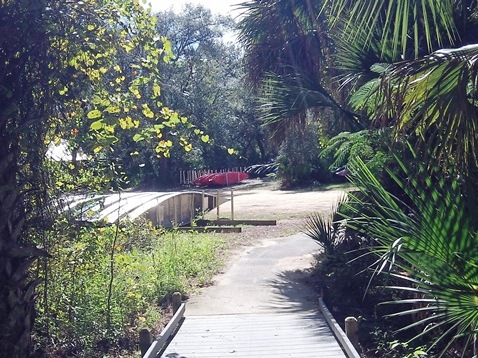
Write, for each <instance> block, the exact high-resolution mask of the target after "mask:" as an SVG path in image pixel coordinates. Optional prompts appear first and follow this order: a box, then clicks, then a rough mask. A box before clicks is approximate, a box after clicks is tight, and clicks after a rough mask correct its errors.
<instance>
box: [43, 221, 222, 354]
mask: <svg viewBox="0 0 478 358" xmlns="http://www.w3.org/2000/svg"><path fill="white" fill-rule="evenodd" d="M49 235H50V240H49V242H50V247H49V248H48V250H49V252H50V254H51V255H52V258H51V259H49V260H48V261H44V262H43V263H42V265H40V266H39V268H38V272H37V273H36V274H37V275H38V277H39V278H41V279H42V280H43V283H42V284H41V285H40V287H39V289H38V292H39V299H38V307H37V311H38V318H37V321H36V322H37V326H36V330H35V343H36V345H37V347H43V348H42V350H43V351H46V353H47V354H48V356H50V357H64V356H76V357H96V356H101V357H103V356H104V355H105V354H107V353H108V352H109V353H111V352H112V351H114V350H118V349H119V350H121V349H125V350H134V349H135V346H136V339H137V338H136V334H137V331H138V329H139V328H141V327H148V328H153V327H155V326H157V324H158V322H159V320H160V319H161V317H160V316H161V309H162V306H163V305H165V304H167V301H168V297H170V295H171V293H173V292H176V291H179V292H181V293H183V294H186V293H188V292H189V291H190V290H191V288H192V287H196V286H197V285H204V284H206V283H207V282H209V280H210V279H211V277H212V275H213V274H214V272H216V271H217V269H218V268H219V266H220V261H219V257H220V255H219V253H220V251H221V249H222V248H223V247H224V240H223V239H221V238H219V237H218V236H216V235H214V234H213V233H207V234H198V233H191V232H174V231H173V232H167V231H163V230H157V229H155V228H153V227H152V226H150V225H149V224H148V223H146V222H137V223H134V224H127V225H125V226H121V227H114V226H107V227H74V228H71V227H70V226H69V225H68V223H67V222H64V223H58V224H57V226H56V228H55V230H53V231H51V232H50V233H49ZM45 347H47V348H45Z"/></svg>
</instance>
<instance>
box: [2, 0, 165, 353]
mask: <svg viewBox="0 0 478 358" xmlns="http://www.w3.org/2000/svg"><path fill="white" fill-rule="evenodd" d="M152 21H153V20H152V18H151V17H150V16H149V15H148V14H147V13H146V12H145V11H144V10H143V8H142V7H141V6H140V5H139V4H138V3H137V2H136V1H114V0H104V1H100V0H98V1H97V0H88V1H82V2H71V1H66V0H60V1H56V0H55V1H53V0H3V1H0V23H1V24H2V25H1V26H0V44H1V46H0V188H1V189H0V213H1V214H0V352H2V354H3V355H4V356H6V357H27V356H28V355H29V349H30V335H31V328H32V322H33V320H34V297H35V286H36V285H37V282H36V281H35V280H32V278H31V276H30V275H29V268H30V266H31V265H32V263H33V262H35V261H36V260H37V258H38V257H41V256H46V255H47V253H46V252H45V251H44V250H42V249H41V248H40V247H39V246H38V241H36V239H37V238H38V237H40V236H41V235H40V233H41V230H42V229H44V227H45V225H46V223H47V221H46V220H45V219H44V217H42V215H43V214H44V213H45V211H44V210H43V208H44V207H45V206H46V204H47V203H46V199H45V196H44V193H45V189H46V183H45V180H44V176H45V173H44V171H43V169H42V168H43V166H42V162H43V160H44V159H45V152H46V145H45V144H46V139H47V137H49V138H51V137H52V135H54V134H55V132H57V131H58V130H60V129H62V128H65V125H64V124H65V123H67V122H69V121H71V120H72V119H73V118H78V119H79V118H81V117H86V118H88V120H89V121H90V126H89V127H90V129H91V130H93V131H94V132H96V133H97V143H98V144H97V145H96V148H97V149H99V148H100V147H104V146H107V145H109V144H111V143H112V142H114V141H115V140H116V139H115V136H114V133H115V131H116V129H118V128H120V127H121V126H122V123H123V124H124V123H125V122H126V123H127V125H128V126H129V125H131V123H132V126H134V125H135V124H134V120H139V119H142V118H151V117H155V118H157V120H158V122H165V123H168V122H170V120H171V118H172V115H171V111H169V110H167V109H166V110H164V111H163V112H161V111H162V109H163V108H162V105H161V103H159V102H157V103H156V106H155V107H153V108H151V107H149V106H147V105H146V104H145V105H142V104H141V103H140V102H139V101H138V100H139V99H140V98H141V97H142V95H144V94H145V89H146V88H148V89H152V92H153V93H154V90H155V89H156V92H159V82H158V81H159V79H158V78H157V76H156V75H157V72H155V70H154V67H153V66H151V63H154V62H158V61H159V60H160V59H161V57H162V56H163V54H165V52H164V49H163V48H162V45H160V44H159V43H158V42H157V41H155V36H156V35H155V33H154V22H152ZM137 48H141V49H142V51H141V53H142V56H141V57H139V58H137V59H136V61H135V62H134V65H135V66H137V69H138V75H137V76H136V77H135V78H134V79H132V81H131V82H130V83H129V84H128V85H125V84H124V80H125V78H126V77H125V76H123V73H124V71H125V70H124V69H123V68H121V66H119V65H118V64H117V63H115V59H116V58H117V56H116V55H117V54H118V53H120V52H123V53H129V52H131V51H133V50H135V49H137ZM130 64H133V63H130ZM106 78H108V79H109V81H105V79H106ZM85 94H86V95H85ZM157 95H159V94H157ZM133 99H134V100H133ZM90 100H91V102H90ZM138 108H139V110H137V111H134V110H136V109H138ZM72 109H74V110H72ZM128 113H134V116H135V117H134V119H133V118H131V116H130V117H128Z"/></svg>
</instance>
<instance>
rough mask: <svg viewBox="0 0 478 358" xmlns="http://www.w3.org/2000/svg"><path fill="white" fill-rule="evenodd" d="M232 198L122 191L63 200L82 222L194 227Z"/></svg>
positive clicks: (182, 193)
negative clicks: (143, 222)
mask: <svg viewBox="0 0 478 358" xmlns="http://www.w3.org/2000/svg"><path fill="white" fill-rule="evenodd" d="M227 200H228V199H227V198H226V197H225V196H223V195H219V194H217V193H206V192H201V191H180V192H121V193H116V194H108V195H77V196H69V197H66V198H64V199H63V203H62V206H63V208H64V210H67V211H68V212H69V213H70V214H71V215H72V216H73V217H74V218H76V219H77V220H82V221H105V222H108V223H114V222H116V221H117V220H134V219H136V218H138V217H145V218H147V219H149V220H151V221H152V223H153V224H154V225H155V226H163V227H174V226H181V225H184V224H190V223H192V221H193V220H194V219H195V218H196V217H197V216H198V215H201V214H202V213H205V212H207V211H210V210H213V209H214V208H216V207H217V206H218V203H219V205H221V204H222V203H224V202H225V201H227Z"/></svg>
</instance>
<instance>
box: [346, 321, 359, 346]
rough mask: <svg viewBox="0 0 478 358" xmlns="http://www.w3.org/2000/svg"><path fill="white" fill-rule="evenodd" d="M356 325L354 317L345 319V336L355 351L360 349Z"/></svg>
mask: <svg viewBox="0 0 478 358" xmlns="http://www.w3.org/2000/svg"><path fill="white" fill-rule="evenodd" d="M358 325H359V322H358V320H357V318H355V317H347V318H346V319H345V334H346V335H347V337H348V338H349V340H350V343H352V345H353V346H354V348H355V349H356V350H357V351H358V350H359V349H360V346H359V338H358V330H359V327H358Z"/></svg>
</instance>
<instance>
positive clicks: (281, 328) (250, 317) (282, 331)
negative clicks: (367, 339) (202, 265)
mask: <svg viewBox="0 0 478 358" xmlns="http://www.w3.org/2000/svg"><path fill="white" fill-rule="evenodd" d="M162 357H163V358H201V357H207V358H214V357H218V358H219V357H237V358H245V357H248V358H250V357H261V358H267V357H276V358H277V357H297V358H307V357H314V358H317V357H323V358H343V357H345V354H344V353H343V351H342V349H341V348H340V346H339V344H338V343H337V341H336V339H335V337H334V335H333V334H332V332H331V331H330V329H329V328H328V326H327V323H326V322H325V321H324V319H323V317H322V316H321V315H320V314H310V313H309V314H297V313H295V314H287V313H286V314H277V313H275V314H270V313H255V314H232V315H212V316H189V317H186V319H185V321H184V323H183V325H182V326H181V328H180V330H179V332H178V333H177V335H176V336H175V337H174V339H173V340H172V342H171V343H170V344H169V346H168V348H167V349H166V351H165V352H164V353H163V355H162Z"/></svg>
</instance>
